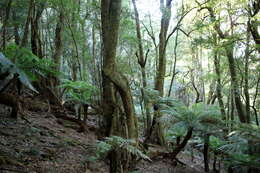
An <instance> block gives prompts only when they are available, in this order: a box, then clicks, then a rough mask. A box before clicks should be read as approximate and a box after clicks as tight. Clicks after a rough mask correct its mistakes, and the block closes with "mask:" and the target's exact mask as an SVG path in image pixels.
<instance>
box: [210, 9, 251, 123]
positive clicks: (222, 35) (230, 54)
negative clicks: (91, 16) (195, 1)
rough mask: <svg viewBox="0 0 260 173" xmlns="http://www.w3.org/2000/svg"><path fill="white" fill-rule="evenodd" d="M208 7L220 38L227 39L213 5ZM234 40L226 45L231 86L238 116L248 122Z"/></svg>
mask: <svg viewBox="0 0 260 173" xmlns="http://www.w3.org/2000/svg"><path fill="white" fill-rule="evenodd" d="M206 9H207V10H208V11H209V14H210V17H211V20H212V22H214V29H215V31H216V33H217V34H218V36H219V38H220V39H227V38H228V37H229V35H227V34H226V33H223V32H222V30H221V28H220V24H219V23H218V22H216V20H217V19H216V16H215V13H214V11H213V9H212V8H211V7H206ZM234 44H235V43H234V42H233V41H232V40H228V41H226V45H225V48H224V49H225V53H226V56H227V59H228V66H229V72H230V77H231V87H232V90H233V94H234V103H235V106H236V109H237V113H238V117H239V120H240V122H242V123H248V120H247V118H246V115H245V112H244V110H243V104H242V101H241V98H240V90H239V84H238V76H237V71H236V63H235V59H234V55H233V49H234Z"/></svg>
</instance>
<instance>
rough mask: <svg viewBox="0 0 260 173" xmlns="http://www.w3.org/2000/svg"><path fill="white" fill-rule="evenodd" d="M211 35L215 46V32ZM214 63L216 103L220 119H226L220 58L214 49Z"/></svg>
mask: <svg viewBox="0 0 260 173" xmlns="http://www.w3.org/2000/svg"><path fill="white" fill-rule="evenodd" d="M213 37H214V43H215V46H217V44H218V43H217V36H216V34H214V35H213ZM214 65H215V72H216V75H217V87H216V94H217V98H218V104H219V107H220V111H221V114H222V119H223V120H224V119H226V118H225V117H226V116H225V115H226V112H225V106H224V102H223V96H222V85H221V71H220V60H219V56H218V53H217V52H216V51H215V52H214Z"/></svg>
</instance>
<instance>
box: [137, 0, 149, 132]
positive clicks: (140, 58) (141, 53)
mask: <svg viewBox="0 0 260 173" xmlns="http://www.w3.org/2000/svg"><path fill="white" fill-rule="evenodd" d="M132 3H133V6H134V13H135V23H136V34H137V39H138V48H139V49H138V50H139V53H138V54H137V58H138V63H139V65H140V67H141V73H142V85H143V86H142V89H141V93H142V99H143V103H144V107H145V114H146V125H147V127H146V128H147V130H146V132H148V131H149V129H150V128H151V126H152V121H151V114H150V108H149V105H148V100H147V98H146V97H145V95H144V89H145V88H146V87H147V81H146V72H145V66H146V62H147V56H148V55H147V54H146V57H145V56H144V51H143V44H142V36H141V29H140V21H139V13H138V10H137V7H136V2H135V0H132Z"/></svg>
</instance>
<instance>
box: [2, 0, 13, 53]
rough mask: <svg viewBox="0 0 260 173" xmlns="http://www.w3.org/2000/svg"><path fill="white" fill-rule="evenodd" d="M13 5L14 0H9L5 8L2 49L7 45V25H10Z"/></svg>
mask: <svg viewBox="0 0 260 173" xmlns="http://www.w3.org/2000/svg"><path fill="white" fill-rule="evenodd" d="M11 5H12V0H8V1H7V4H6V8H5V18H4V22H3V31H2V32H3V33H2V34H3V35H2V39H3V40H2V49H3V50H4V49H5V47H6V35H7V32H6V31H7V25H8V20H9V17H10V11H11Z"/></svg>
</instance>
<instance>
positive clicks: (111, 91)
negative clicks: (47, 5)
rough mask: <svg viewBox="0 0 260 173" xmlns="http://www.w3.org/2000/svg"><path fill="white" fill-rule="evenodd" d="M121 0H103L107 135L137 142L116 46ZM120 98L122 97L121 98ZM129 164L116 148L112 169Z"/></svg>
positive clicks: (135, 124)
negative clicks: (117, 58)
mask: <svg viewBox="0 0 260 173" xmlns="http://www.w3.org/2000/svg"><path fill="white" fill-rule="evenodd" d="M120 13H121V0H102V1H101V23H102V39H103V45H104V49H103V67H102V77H103V115H104V118H105V120H106V131H107V134H106V135H117V136H121V137H124V138H128V139H133V140H135V141H136V142H137V137H138V133H137V123H136V117H135V111H134V104H133V99H132V95H131V91H130V87H129V83H128V80H127V78H126V77H125V76H124V75H123V74H121V73H120V72H118V71H117V67H116V47H117V40H118V29H119V23H120ZM118 98H119V99H118ZM128 164H129V155H128V153H126V152H125V151H112V152H111V154H110V172H113V173H114V172H115V173H117V172H124V171H126V170H127V168H128Z"/></svg>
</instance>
